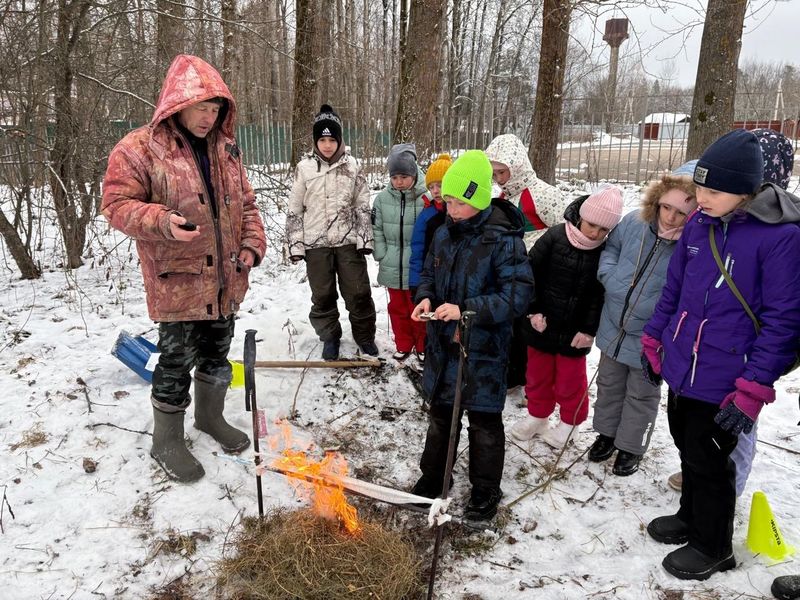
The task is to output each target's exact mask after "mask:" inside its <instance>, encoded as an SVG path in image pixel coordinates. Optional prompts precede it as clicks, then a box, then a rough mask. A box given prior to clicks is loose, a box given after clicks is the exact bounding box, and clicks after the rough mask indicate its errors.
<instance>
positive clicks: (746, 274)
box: [644, 195, 800, 404]
mask: <svg viewBox="0 0 800 600" xmlns="http://www.w3.org/2000/svg"><path fill="white" fill-rule="evenodd" d="M760 196H761V195H759V197H760ZM759 197H757V198H756V200H754V201H753V204H754V205H757V204H758V201H759ZM756 208H759V207H758V206H750V207H748V209H747V210H748V212H747V213H745V212H742V211H736V212H734V213H732V214H731V215H727V216H726V217H723V218H722V219H720V218H715V217H709V216H708V215H706V214H705V213H703V212H700V211H698V212H696V213H694V215H692V217H691V218H690V219H689V222H688V223H687V224H686V226H685V227H684V230H683V233H682V235H681V237H680V239H679V240H678V242H677V244H676V248H675V252H674V254H673V255H672V259H671V260H670V263H669V269H668V271H667V281H666V285H665V286H664V290H663V292H662V294H661V298H660V299H659V301H658V304H657V305H656V310H655V313H654V314H653V316H652V318H651V319H650V320H649V321H648V323H647V325H646V326H645V328H644V331H645V333H647V334H649V335H651V336H653V337H654V338H656V339H658V340H661V343H662V344H663V347H664V358H663V363H662V375H663V377H664V380H665V381H666V382H667V383H668V384H669V386H670V388H671V389H672V390H673V391H674V392H676V393H677V394H680V395H683V396H687V397H690V398H695V399H697V400H703V401H705V402H711V403H714V404H719V403H720V402H721V401H722V400H723V398H724V397H725V396H726V395H727V394H729V393H730V392H732V391H734V381H735V380H736V378H737V377H743V378H744V379H747V380H751V381H756V382H758V383H761V384H763V385H767V386H771V385H772V384H773V383H774V382H775V380H776V379H778V377H780V375H781V373H782V372H783V371H784V369H785V368H786V367H787V366H788V365H789V364H791V363H792V361H793V359H794V356H795V349H796V348H797V347H798V339H800V338H799V336H800V270H799V269H797V257H798V256H800V228H798V226H797V225H796V224H794V223H779V224H768V223H765V222H763V221H761V220H759V219H758V218H756V217H755V216H753V214H750V213H755V210H754V209H756ZM710 227H713V228H714V230H715V235H716V242H717V247H718V249H719V253H720V256H721V258H722V260H723V262H724V263H725V264H726V265H727V270H728V272H729V273H730V275H731V277H732V278H733V281H734V283H735V284H736V286H737V287H738V288H739V291H740V292H741V293H742V295H743V296H744V298H745V300H746V301H747V303H748V304H749V305H750V308H751V309H752V310H753V312H754V313H755V315H756V317H757V318H758V319H759V321H760V322H761V333H760V334H759V335H758V336H756V332H755V328H754V326H753V322H752V321H751V320H750V318H749V317H748V316H747V314H746V313H745V311H744V309H743V307H742V305H741V303H740V302H739V300H737V299H736V297H735V296H734V295H733V293H732V292H731V291H730V289H729V288H728V285H727V284H726V283H725V280H724V279H723V277H722V275H721V273H720V270H719V268H718V267H717V264H716V262H715V261H714V257H713V255H712V253H711V246H710V245H709V239H708V231H709V228H710Z"/></svg>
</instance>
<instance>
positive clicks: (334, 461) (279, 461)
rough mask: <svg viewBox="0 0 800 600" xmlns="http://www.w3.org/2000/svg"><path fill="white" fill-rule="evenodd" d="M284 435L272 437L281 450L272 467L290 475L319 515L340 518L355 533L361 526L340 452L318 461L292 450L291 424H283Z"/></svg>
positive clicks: (295, 487) (302, 452) (296, 486)
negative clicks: (350, 499) (344, 480)
mask: <svg viewBox="0 0 800 600" xmlns="http://www.w3.org/2000/svg"><path fill="white" fill-rule="evenodd" d="M280 429H281V435H280V436H279V438H278V439H276V440H270V446H271V447H273V449H274V450H280V448H279V447H278V446H282V447H283V449H282V451H281V456H280V457H279V458H276V459H275V460H274V461H273V463H272V465H271V466H272V467H274V468H275V469H277V470H279V471H280V472H282V473H283V474H285V475H287V476H288V481H289V484H290V485H291V486H292V487H293V488H294V489H295V492H296V493H297V494H298V495H299V496H300V497H302V498H305V499H306V500H308V501H310V502H311V505H312V507H313V510H314V512H315V513H316V514H318V515H320V516H321V517H324V518H326V519H331V520H334V521H339V522H340V523H341V524H342V525H343V526H344V527H345V529H346V530H347V531H348V532H349V533H351V534H356V533H358V531H359V530H360V529H361V525H360V523H359V521H358V513H357V511H356V509H355V507H353V506H351V505H350V504H349V503H348V502H347V497H346V496H345V495H344V489H343V487H342V485H341V478H342V477H347V474H348V467H347V461H346V460H345V459H344V457H343V456H342V455H341V454H339V453H338V452H327V453H326V454H325V457H324V458H323V459H322V460H319V461H315V460H314V459H312V458H310V457H309V456H308V455H307V453H306V452H304V451H302V450H293V449H292V448H291V446H292V435H291V427H290V426H289V424H288V423H286V422H284V423H282V424H281V428H280Z"/></svg>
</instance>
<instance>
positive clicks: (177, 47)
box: [156, 0, 186, 73]
mask: <svg viewBox="0 0 800 600" xmlns="http://www.w3.org/2000/svg"><path fill="white" fill-rule="evenodd" d="M156 8H157V9H158V16H157V21H156V26H157V29H158V31H157V33H156V59H157V61H158V68H157V69H156V70H157V71H158V72H160V73H163V72H165V71H166V70H167V67H168V66H169V64H170V63H171V62H172V59H173V58H175V56H177V55H178V54H182V53H184V52H186V33H185V32H186V29H185V26H184V24H183V21H182V20H181V19H183V18H185V17H186V7H185V6H184V5H183V4H182V3H180V2H173V1H172V0H157V2H156Z"/></svg>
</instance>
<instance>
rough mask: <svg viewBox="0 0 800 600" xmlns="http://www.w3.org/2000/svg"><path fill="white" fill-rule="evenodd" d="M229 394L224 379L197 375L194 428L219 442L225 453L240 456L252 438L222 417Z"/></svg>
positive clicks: (195, 380) (202, 374)
mask: <svg viewBox="0 0 800 600" xmlns="http://www.w3.org/2000/svg"><path fill="white" fill-rule="evenodd" d="M227 392H228V384H227V383H225V381H223V380H222V379H219V378H217V377H212V376H210V375H206V374H205V373H195V376H194V426H195V427H196V428H197V429H199V430H200V431H203V432H205V433H207V434H208V435H210V436H211V437H213V438H214V439H215V440H217V442H219V444H220V446H222V449H223V450H224V451H225V452H227V453H229V454H238V453H239V452H242V451H243V450H245V449H246V448H247V447H248V446H249V445H250V438H249V437H247V434H246V433H244V432H243V431H239V430H238V429H236V428H235V427H232V426H231V425H230V424H229V423H228V422H227V421H226V420H225V417H224V416H222V411H223V409H224V408H225V394H227Z"/></svg>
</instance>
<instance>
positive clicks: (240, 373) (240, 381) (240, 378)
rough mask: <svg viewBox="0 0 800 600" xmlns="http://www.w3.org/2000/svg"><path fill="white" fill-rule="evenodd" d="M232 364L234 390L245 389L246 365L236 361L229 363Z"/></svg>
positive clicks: (232, 385)
mask: <svg viewBox="0 0 800 600" xmlns="http://www.w3.org/2000/svg"><path fill="white" fill-rule="evenodd" d="M228 362H230V363H231V371H232V375H233V378H232V379H231V387H232V388H241V387H244V365H243V364H242V363H240V362H236V361H235V360H231V361H228Z"/></svg>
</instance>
